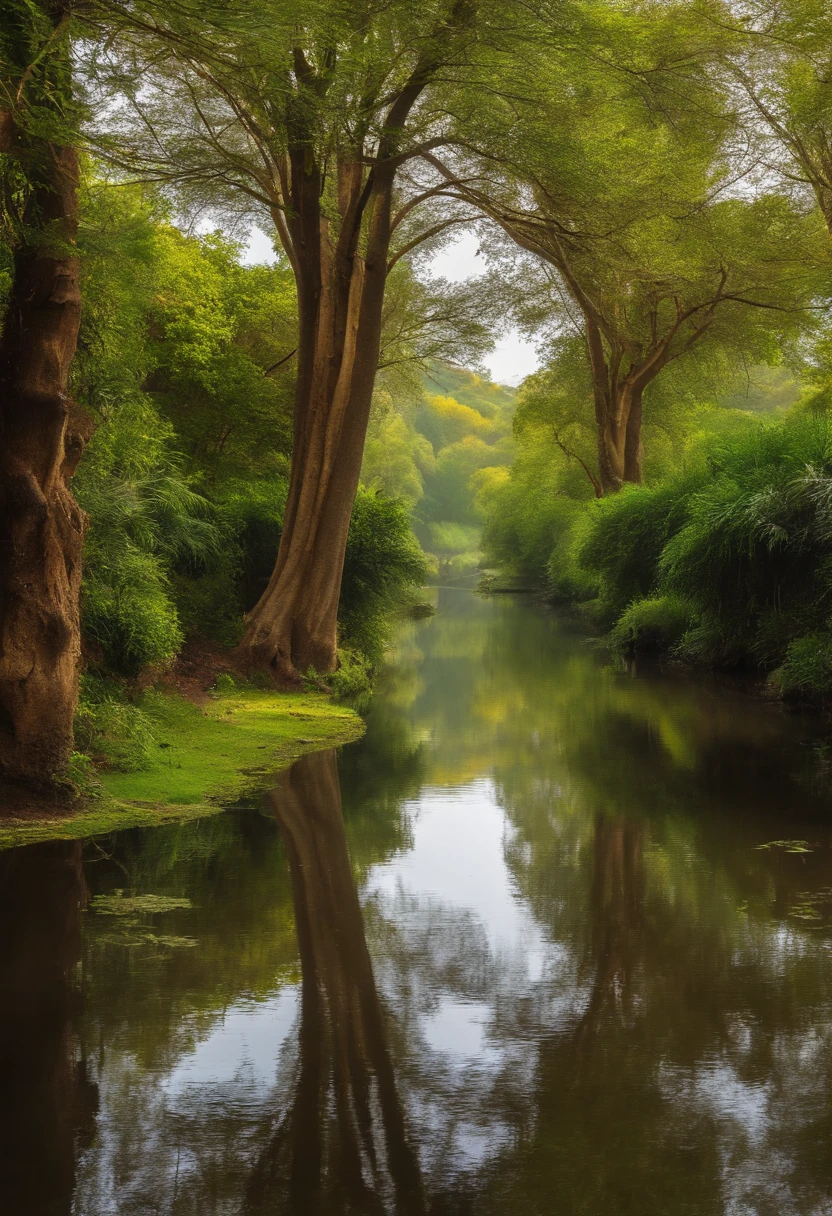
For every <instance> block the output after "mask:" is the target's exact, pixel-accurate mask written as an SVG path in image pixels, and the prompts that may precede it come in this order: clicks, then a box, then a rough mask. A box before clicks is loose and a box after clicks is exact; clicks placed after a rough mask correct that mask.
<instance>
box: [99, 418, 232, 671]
mask: <svg viewBox="0 0 832 1216" xmlns="http://www.w3.org/2000/svg"><path fill="white" fill-rule="evenodd" d="M75 486H76V493H77V495H78V499H79V501H80V503H81V505H82V506H83V507H84V509H85V510H86V511H87V513H88V514H89V516H90V529H89V533H88V536H87V543H86V547H85V567H84V570H85V573H84V587H83V601H82V607H83V628H84V637H85V640H86V643H87V647H88V652H89V656H90V660H91V662H92V663H93V665H98V666H103V667H104V668H106V669H109V670H110V671H113V672H117V673H119V674H123V675H135V674H136V673H137V672H138V671H140V670H141V668H142V667H144V666H147V665H148V664H156V663H164V662H166V661H167V660H169V659H171V658H172V657H173V656H174V655H175V654H176V653H177V651H178V649H179V647H180V645H181V643H182V629H181V625H180V620H179V614H178V612H177V608H176V604H175V601H174V596H173V590H172V586H171V575H172V573H173V571H174V570H176V569H185V570H187V569H189V570H192V571H199V570H200V569H201V568H203V567H204V566H205V564H206V563H207V562H209V561H210V560H211V559H212V557H213V556H214V555H215V554H216V553H217V552H219V549H220V545H221V532H220V529H219V527H218V525H217V522H216V519H215V513H214V511H213V509H212V507H211V505H210V503H209V502H208V501H207V500H206V499H205V498H204V497H202V496H201V495H199V494H197V493H195V492H194V491H193V490H192V489H191V487H190V485H189V484H188V481H187V479H186V478H185V477H184V475H183V473H182V471H181V469H180V467H179V466H178V464H177V461H176V459H175V457H174V455H173V453H172V451H171V436H170V433H169V429H168V428H166V427H165V425H164V424H163V423H162V420H161V419H160V418H159V417H158V415H157V414H156V412H155V411H154V410H153V408H152V406H150V405H149V404H148V403H147V402H146V401H141V400H139V401H136V402H132V403H128V404H126V405H124V406H123V407H122V408H121V409H119V410H116V411H114V412H113V414H112V415H111V417H110V418H108V419H107V420H106V421H105V422H103V423H102V424H101V425H100V426H99V428H98V430H97V431H96V433H95V435H94V437H93V441H92V443H91V444H90V446H89V449H88V451H87V455H86V458H85V460H84V462H83V464H82V466H81V470H80V471H79V474H78V476H77V478H76V482H75Z"/></svg>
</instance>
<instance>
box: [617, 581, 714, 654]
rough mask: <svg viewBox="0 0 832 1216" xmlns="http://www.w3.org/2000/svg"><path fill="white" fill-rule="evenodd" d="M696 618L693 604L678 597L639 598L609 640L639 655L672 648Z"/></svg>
mask: <svg viewBox="0 0 832 1216" xmlns="http://www.w3.org/2000/svg"><path fill="white" fill-rule="evenodd" d="M693 619H694V611H693V608H692V606H691V605H690V604H689V603H688V602H687V601H686V600H683V599H679V598H678V597H676V596H672V595H662V596H656V597H655V598H652V599H641V600H636V601H634V603H632V604H630V606H629V607H628V608H626V609H625V611H624V612H623V613H622V614H621V616H620V617H619V618H618V620H617V621H616V623H615V626H614V628H613V629H612V631H611V633H610V640H611V642H612V643H613V645H615V646H616V647H618V648H619V649H620V650H631V651H635V652H636V653H639V654H645V653H649V652H651V651H660V650H669V649H671V648H672V647H673V646H676V645H677V644H678V643H679V642H680V641H681V640H682V638H683V637H684V635H685V634H686V633H687V632H688V630H689V629H690V627H691V625H692V623H693Z"/></svg>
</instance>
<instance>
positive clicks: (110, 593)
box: [82, 549, 182, 676]
mask: <svg viewBox="0 0 832 1216" xmlns="http://www.w3.org/2000/svg"><path fill="white" fill-rule="evenodd" d="M82 607H83V621H84V635H85V638H86V641H87V643H88V645H89V644H90V643H92V646H93V647H94V648H95V649H94V650H93V651H92V653H91V658H92V660H93V665H98V664H96V662H95V660H96V659H99V658H100V665H103V667H104V668H106V669H108V670H110V671H112V672H116V673H118V674H120V675H127V676H134V675H137V674H138V673H139V671H141V669H142V668H143V667H145V666H147V665H148V664H156V663H166V662H168V661H169V660H170V659H172V658H173V657H174V656H175V655H176V654H177V652H178V651H179V648H180V646H181V645H182V630H181V628H180V625H179V617H178V614H177V611H176V607H175V605H174V603H173V600H172V598H171V594H170V583H169V581H168V579H167V576H166V575H165V572H164V570H163V568H162V566H161V563H160V562H159V560H158V558H156V557H154V556H153V555H152V554H149V553H140V552H137V551H136V550H135V549H125V550H124V551H123V552H122V553H121V554H119V555H118V556H117V557H115V558H114V559H113V560H112V561H111V562H108V563H106V564H105V563H104V562H102V561H99V562H97V563H94V564H93V565H92V567H91V569H89V570H88V572H87V575H86V577H85V579H84V593H83V601H82Z"/></svg>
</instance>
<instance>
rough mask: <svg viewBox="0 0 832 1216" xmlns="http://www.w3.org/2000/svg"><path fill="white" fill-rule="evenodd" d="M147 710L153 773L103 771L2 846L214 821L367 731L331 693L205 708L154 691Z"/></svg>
mask: <svg viewBox="0 0 832 1216" xmlns="http://www.w3.org/2000/svg"><path fill="white" fill-rule="evenodd" d="M141 708H142V711H143V712H144V713H145V714H146V715H147V716H148V717H149V718H150V720H151V721H152V723H153V728H154V736H155V738H156V740H157V745H156V747H155V749H154V752H153V754H152V756H151V757H150V760H149V762H148V764H147V766H146V767H144V768H143V769H142V771H140V772H133V773H119V772H104V773H99V774H97V782H98V783H99V785H98V787H97V788H95V789H94V790H91V792H90V793H89V795H88V796H86V797H85V798H83V799H82V800H81V802H80V803H79V805H78V807H77V808H76V809H75V810H73V811H70V812H69V813H64V814H60V815H52V816H50V815H48V814H46V815H43V816H40V815H39V816H37V817H31V818H30V817H27V818H25V819H24V818H18V819H10V818H9V819H0V849H6V848H11V847H13V846H15V845H22V844H31V843H34V842H36V841H40V840H74V839H78V838H80V837H86V836H95V835H98V834H99V833H102V832H111V831H114V830H117V829H121V828H130V827H145V826H151V825H153V824H158V823H165V822H169V821H171V820H174V819H175V820H185V819H195V818H199V817H202V816H204V815H209V814H214V813H216V812H217V811H219V810H222V808H223V807H224V806H227V805H229V803H232V802H234V801H235V800H237V799H239V798H241V797H242V796H243V795H245V794H247V793H251V792H253V791H255V790H257V789H265V788H267V787H268V784H269V781H270V779H271V778H272V777H273V776H274V775H275V774H276V773H277V772H279V771H280V770H281V769H283V768H286V767H287V765H289V764H290V763H291V762H292V761H293V760H295V759H296V758H297V757H298V756H299V755H301V754H302V753H303V752H306V751H315V750H316V749H320V748H323V747H332V746H335V745H336V744H338V743H347V742H349V741H350V740H352V739H356V738H358V736H359V735H360V734H361V733H362V731H363V723H362V721H361V719H360V718H359V717H358V715H357V714H356V713H354V712H353V711H352V710H351V709H347V708H346V707H344V706H343V705H336V704H333V702H332V700H331V699H330V698H329V697H327V696H326V695H324V694H322V693H303V694H299V693H277V692H271V691H260V690H252V689H235V690H234V691H233V692H229V693H225V694H223V695H220V696H215V697H212V699H211V700H210V701H209V702H208V703H207V704H206V705H204V706H201V707H200V706H198V705H195V704H194V703H193V702H191V701H188V700H186V699H185V698H184V697H180V696H178V695H174V694H169V693H161V692H151V693H147V694H145V696H144V697H143V698H142V701H141Z"/></svg>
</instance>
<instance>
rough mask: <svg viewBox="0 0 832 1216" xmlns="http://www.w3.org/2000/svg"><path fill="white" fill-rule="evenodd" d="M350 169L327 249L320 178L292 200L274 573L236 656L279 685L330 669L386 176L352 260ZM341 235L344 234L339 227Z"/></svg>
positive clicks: (359, 442) (312, 177)
mask: <svg viewBox="0 0 832 1216" xmlns="http://www.w3.org/2000/svg"><path fill="white" fill-rule="evenodd" d="M355 168H356V167H355V166H352V165H348V164H346V165H342V166H341V169H340V174H341V178H342V179H343V180H342V186H343V189H342V193H343V194H344V195H345V196H346V201H345V202H344V207H343V210H344V213H345V214H344V216H343V219H342V226H341V231H340V232H339V234H338V237H337V239H336V238H334V237H332V236H331V235H330V231H329V225H328V223H327V221H326V220H325V219H324V217H323V215H322V213H321V207H320V184H319V175H318V174H317V173H315V172H312V173H308V172H307V173H305V174H304V177H303V181H302V183H301V186H300V187H299V188H298V189H297V191H296V206H297V209H298V219H297V221H296V227H297V228H298V229H299V232H298V233H297V234H296V235H295V245H296V246H300V245H302V246H303V261H302V262H299V263H298V264H297V265H296V267H295V274H296V278H297V281H298V309H299V323H300V334H299V342H298V380H297V389H296V398H295V428H294V447H293V452H292V471H291V476H290V481H289V496H288V501H287V505H286V515H285V520H284V526H283V533H282V536H281V541H280V549H279V552H278V556H277V563H276V565H275V569H274V572H273V574H272V577H271V579H270V581H269V584H268V587H267V588H266V590H265V592H264V593H263V595H262V596H261V598H260V600H259V602H258V603H257V604H256V605H255V607H254V609H253V610H252V612H251V613H250V616H249V623H248V629H247V631H246V634H245V637H244V638H243V641H242V643H241V646H240V652H241V657H242V659H243V662H244V663H245V665H246V666H248V667H249V668H266V669H267V670H269V671H270V672H271V673H272V675H273V677H274V678H275V680H276V681H278V682H279V683H290V684H291V683H295V682H297V680H298V673H302V672H305V671H306V670H307V669H308V668H310V667H311V668H314V670H315V671H316V672H319V673H323V674H326V673H328V672H332V671H334V670H335V667H336V665H337V654H338V636H337V619H338V600H339V597H340V592H341V577H342V573H343V568H344V555H345V552H346V545H347V534H348V532H349V525H350V516H351V513H352V507H353V503H354V501H355V494H356V491H357V489H358V480H359V475H360V472H361V460H362V456H363V453H364V440H365V436H366V433H367V424H368V421H369V417H370V406H371V402H372V394H373V384H374V381H375V375H376V370H377V368H378V360H379V350H380V344H381V327H382V309H383V303H384V288H385V283H386V278H387V257H388V252H389V246H390V206H391V191H392V180H393V171H392V169H390V170H385V169H384V168H381V169H379V170H377V171H376V177H375V183H374V187H373V190H372V192H371V193H370V201H369V204H362V209H363V207H365V206H366V210H367V212H369V216H370V219H369V224H368V235H367V238H366V249H365V252H364V254H363V256H362V254H361V253H360V252H359V250H358V240H359V236H360V231H361V226H360V215H358V216H356V215H355V214H354V212H355V211H356V210H357V206H358V203H357V200H358V197H359V196H360V195H361V194H363V193H364V187H363V183H362V178H361V175H360V173H357V172H355ZM349 225H352V228H351V229H350V227H349Z"/></svg>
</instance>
